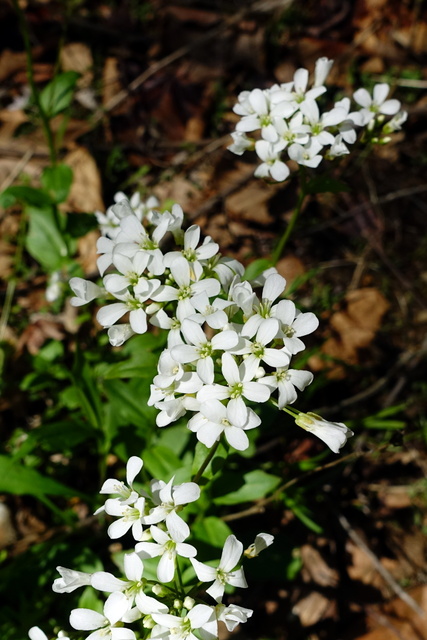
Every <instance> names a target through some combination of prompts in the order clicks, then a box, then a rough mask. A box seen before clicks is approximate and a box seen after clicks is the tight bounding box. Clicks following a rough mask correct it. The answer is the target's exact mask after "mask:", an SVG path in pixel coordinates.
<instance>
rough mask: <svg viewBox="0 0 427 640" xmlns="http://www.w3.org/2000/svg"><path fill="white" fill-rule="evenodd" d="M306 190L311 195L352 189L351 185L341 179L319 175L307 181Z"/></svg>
mask: <svg viewBox="0 0 427 640" xmlns="http://www.w3.org/2000/svg"><path fill="white" fill-rule="evenodd" d="M305 191H306V193H308V194H311V195H313V194H315V193H340V192H341V191H350V187H349V186H348V185H347V184H346V183H345V182H341V180H336V179H335V178H330V177H329V176H317V177H316V178H312V179H311V180H309V181H308V182H307V184H306V185H305Z"/></svg>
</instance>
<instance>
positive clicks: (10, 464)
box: [0, 456, 81, 498]
mask: <svg viewBox="0 0 427 640" xmlns="http://www.w3.org/2000/svg"><path fill="white" fill-rule="evenodd" d="M3 492H4V493H12V494H14V495H18V496H22V495H30V496H36V497H38V498H40V497H43V496H44V495H55V496H76V495H81V494H79V493H78V492H77V491H74V490H73V489H71V488H70V487H66V486H65V485H64V484H62V483H60V482H57V481H56V480H52V479H51V478H47V477H45V476H43V475H42V474H41V473H39V472H38V471H37V470H36V469H29V468H28V467H24V466H23V465H22V464H19V463H17V462H15V461H14V460H12V459H11V458H9V457H7V456H0V493H3Z"/></svg>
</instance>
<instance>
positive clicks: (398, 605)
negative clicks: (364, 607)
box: [357, 585, 427, 640]
mask: <svg viewBox="0 0 427 640" xmlns="http://www.w3.org/2000/svg"><path fill="white" fill-rule="evenodd" d="M408 594H409V595H410V596H411V598H413V599H414V600H415V602H417V603H418V604H419V605H420V607H421V609H422V610H423V611H424V612H425V613H424V616H420V615H418V614H417V613H415V611H414V610H413V609H412V608H410V607H409V605H408V604H406V602H404V601H403V600H402V599H401V598H394V599H393V600H391V601H390V602H387V603H386V604H384V605H381V606H376V607H373V608H372V613H371V614H370V615H369V616H368V620H367V622H368V624H369V626H370V627H372V626H375V627H376V628H375V629H373V630H372V631H370V632H369V633H366V634H365V635H363V636H359V638H357V640H397V639H402V640H427V585H423V586H420V587H415V588H413V589H410V590H409V591H408Z"/></svg>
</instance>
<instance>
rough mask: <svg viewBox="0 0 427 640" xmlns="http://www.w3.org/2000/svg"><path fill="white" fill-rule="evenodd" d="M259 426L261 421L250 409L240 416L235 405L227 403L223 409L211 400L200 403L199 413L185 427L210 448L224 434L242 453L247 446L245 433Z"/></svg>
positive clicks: (221, 405)
mask: <svg viewBox="0 0 427 640" xmlns="http://www.w3.org/2000/svg"><path fill="white" fill-rule="evenodd" d="M260 424H261V419H260V418H259V416H257V415H256V413H255V412H254V411H252V409H250V408H248V409H247V413H246V415H245V414H244V413H243V415H242V414H241V413H240V411H237V412H236V407H235V405H230V403H229V404H228V406H227V407H225V406H224V405H223V404H222V403H221V402H220V401H219V400H215V399H213V400H206V401H205V402H203V403H201V406H200V412H199V413H197V414H196V415H195V416H193V417H192V418H191V419H190V420H189V421H188V425H187V426H188V428H189V429H190V431H193V432H194V433H196V435H197V439H198V440H200V442H203V444H204V445H205V446H206V447H209V448H210V447H212V446H213V444H214V442H216V441H217V440H219V438H220V436H221V434H222V433H224V435H225V439H226V440H227V442H228V443H229V444H230V445H231V446H232V447H234V448H235V449H237V450H238V451H244V450H245V449H247V448H248V446H249V440H248V436H247V435H246V433H245V431H246V430H248V429H254V428H255V427H257V426H258V425H260Z"/></svg>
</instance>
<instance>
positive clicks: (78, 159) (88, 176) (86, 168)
mask: <svg viewBox="0 0 427 640" xmlns="http://www.w3.org/2000/svg"><path fill="white" fill-rule="evenodd" d="M63 162H64V164H68V165H69V166H70V167H71V168H72V170H73V172H74V179H73V184H72V185H71V190H70V194H69V196H68V200H67V202H66V207H67V210H68V211H70V210H71V211H76V212H79V213H84V212H93V211H97V210H101V211H104V202H103V200H102V195H101V190H102V184H101V177H100V174H99V171H98V167H97V166H96V162H95V160H94V159H93V158H92V156H91V155H90V153H89V151H88V150H87V149H85V148H84V147H77V148H76V149H73V151H70V152H69V153H67V155H66V156H65V158H64V160H63Z"/></svg>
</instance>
